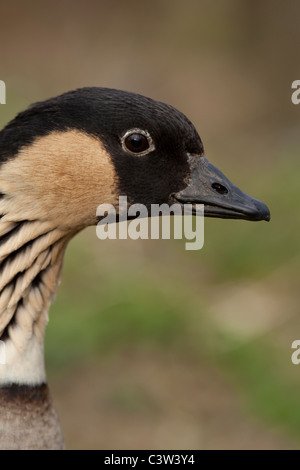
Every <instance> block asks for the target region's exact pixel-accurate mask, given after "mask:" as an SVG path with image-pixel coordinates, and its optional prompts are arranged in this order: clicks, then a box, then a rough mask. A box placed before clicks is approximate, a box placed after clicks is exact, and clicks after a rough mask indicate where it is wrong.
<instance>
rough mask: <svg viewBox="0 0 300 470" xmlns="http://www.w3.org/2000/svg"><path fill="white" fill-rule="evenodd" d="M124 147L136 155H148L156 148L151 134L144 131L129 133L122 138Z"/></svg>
mask: <svg viewBox="0 0 300 470" xmlns="http://www.w3.org/2000/svg"><path fill="white" fill-rule="evenodd" d="M122 147H123V150H125V152H127V153H131V154H134V155H146V154H147V153H149V152H151V151H152V150H154V148H155V147H154V144H153V141H152V139H151V136H150V134H149V132H148V131H145V130H142V129H131V130H129V131H127V132H126V133H125V134H124V135H123V137H122Z"/></svg>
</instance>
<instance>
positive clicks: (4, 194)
mask: <svg viewBox="0 0 300 470" xmlns="http://www.w3.org/2000/svg"><path fill="white" fill-rule="evenodd" d="M120 195H126V196H127V197H128V204H134V203H142V204H144V205H145V206H146V207H147V208H148V209H150V206H151V204H153V203H157V204H163V203H166V204H168V205H171V204H173V203H174V202H176V203H178V204H181V205H184V204H185V203H187V202H189V203H190V204H198V203H199V204H204V215H205V216H209V217H220V218H231V219H245V220H249V221H260V220H266V221H268V220H270V212H269V209H268V208H267V206H266V205H265V204H263V203H262V202H260V201H258V200H256V199H253V198H252V197H250V196H248V195H246V194H245V193H243V192H242V191H241V190H240V189H238V188H237V187H236V186H234V185H233V184H232V183H231V182H230V181H229V180H228V179H227V178H226V177H225V176H224V174H223V173H221V171H220V170H218V169H217V168H216V167H215V166H213V165H212V164H211V163H209V161H208V160H207V159H206V156H205V154H204V148H203V144H202V141H201V139H200V137H199V135H198V133H197V131H196V129H195V127H194V126H193V124H192V123H191V122H190V121H189V120H188V118H187V117H186V116H185V115H184V114H182V113H181V112H179V111H178V110H177V109H175V108H173V107H172V106H170V105H167V104H164V103H161V102H158V101H155V100H153V99H151V98H147V97H144V96H142V95H139V94H135V93H131V92H125V91H120V90H115V89H109V88H99V87H88V88H81V89H77V90H75V91H71V92H67V93H64V94H62V95H60V96H57V97H55V98H51V99H48V100H46V101H42V102H38V103H35V104H33V105H31V106H30V107H29V108H28V109H26V110H25V111H23V112H20V113H19V114H18V115H17V116H16V117H15V118H14V119H13V120H12V121H11V122H10V123H8V124H7V125H6V126H5V127H4V128H3V129H2V130H1V132H0V263H1V266H0V340H1V342H2V343H1V344H2V345H4V346H5V354H6V364H3V365H1V364H0V448H1V449H64V447H65V446H64V440H63V436H62V432H61V428H60V425H59V420H58V417H57V413H56V411H55V408H54V405H53V401H52V398H51V396H50V393H49V389H48V385H47V380H46V373H45V367H44V333H45V328H46V325H47V321H48V310H49V307H50V304H51V301H52V299H53V297H54V294H55V292H56V289H57V286H58V282H59V280H60V275H61V271H62V263H63V257H64V252H65V249H66V246H67V244H68V242H69V241H70V240H71V238H72V237H74V235H76V234H77V233H78V232H80V231H81V230H82V229H84V228H85V227H87V226H91V225H96V224H97V223H98V222H99V220H98V218H97V215H96V212H97V207H98V206H99V204H102V203H108V204H112V205H114V206H115V207H116V208H118V198H119V196H120ZM193 207H194V206H193ZM193 211H194V209H193ZM195 213H196V211H195Z"/></svg>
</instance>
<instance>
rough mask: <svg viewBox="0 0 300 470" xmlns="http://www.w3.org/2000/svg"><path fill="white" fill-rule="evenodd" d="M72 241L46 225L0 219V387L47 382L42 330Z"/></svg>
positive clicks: (35, 222)
mask: <svg viewBox="0 0 300 470" xmlns="http://www.w3.org/2000/svg"><path fill="white" fill-rule="evenodd" d="M70 238H71V237H70V234H69V233H67V232H66V231H61V230H59V229H58V228H53V225H52V226H51V225H50V224H49V223H47V222H41V221H18V222H14V221H11V220H8V219H7V218H6V216H5V217H3V218H2V219H0V340H1V341H2V343H1V353H2V361H1V362H5V364H1V363H0V387H3V386H7V385H10V384H19V385H29V386H33V385H40V384H42V383H44V382H45V380H46V377H45V369H44V333H45V327H46V325H47V322H48V310H49V307H50V304H51V301H52V299H53V297H54V294H55V292H56V289H57V284H58V281H59V278H60V273H61V268H62V262H63V255H64V251H65V248H66V245H67V242H68V241H69V239H70ZM3 357H4V360H3Z"/></svg>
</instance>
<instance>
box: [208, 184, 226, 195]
mask: <svg viewBox="0 0 300 470" xmlns="http://www.w3.org/2000/svg"><path fill="white" fill-rule="evenodd" d="M211 187H212V188H213V189H214V190H215V191H217V193H219V194H227V193H228V189H227V188H225V186H223V185H222V184H220V183H213V184H212V185H211Z"/></svg>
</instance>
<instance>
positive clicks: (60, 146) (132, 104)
mask: <svg viewBox="0 0 300 470" xmlns="http://www.w3.org/2000/svg"><path fill="white" fill-rule="evenodd" d="M0 163H2V165H1V167H0V192H1V194H2V201H1V209H2V213H4V214H6V217H7V218H8V217H12V220H14V221H18V220H20V221H22V220H41V221H45V220H47V221H48V222H51V223H53V224H54V225H56V226H58V227H60V228H61V229H63V230H67V231H75V232H76V231H78V230H80V229H82V228H83V227H85V226H88V225H93V224H96V223H97V216H96V210H97V207H98V205H99V204H102V203H108V204H113V205H114V206H115V207H116V209H117V211H118V200H119V196H120V195H126V196H127V199H128V204H129V205H131V204H134V203H140V204H144V205H145V206H146V207H147V208H148V209H150V206H151V204H154V203H156V204H162V203H167V204H169V205H171V204H173V203H174V202H177V203H179V204H182V205H183V204H185V203H191V204H204V215H205V216H209V217H222V218H232V219H246V220H253V221H258V220H269V219H270V212H269V210H268V208H267V206H266V205H265V204H263V203H262V202H260V201H258V200H256V199H253V198H252V197H250V196H248V195H246V194H245V193H243V192H242V191H241V190H240V189H238V188H237V187H236V186H235V185H233V184H232V183H231V182H230V181H229V179H227V178H226V177H225V176H224V175H223V173H221V171H220V170H218V169H217V168H216V167H214V166H213V165H212V164H211V163H209V162H208V160H207V159H206V156H205V153H204V148H203V144H202V141H201V138H200V137H199V134H198V133H197V131H196V129H195V127H194V126H193V124H192V123H191V122H190V121H189V120H188V118H187V117H186V116H185V115H183V114H182V113H181V112H179V111H178V110H176V109H175V108H173V107H172V106H169V105H167V104H164V103H161V102H158V101H155V100H152V99H150V98H146V97H144V96H141V95H138V94H134V93H129V92H124V91H119V90H114V89H106V88H83V89H79V90H76V91H73V92H69V93H65V94H63V95H61V96H58V97H56V98H52V99H49V100H47V101H43V102H40V103H36V104H35V105H33V106H31V107H30V108H29V109H27V110H25V111H24V112H22V113H20V114H19V115H18V116H17V117H16V118H15V119H14V120H13V121H12V122H10V123H9V124H8V125H7V126H6V127H5V128H4V129H3V130H2V132H1V133H0ZM193 213H195V214H196V211H195V209H193Z"/></svg>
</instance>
